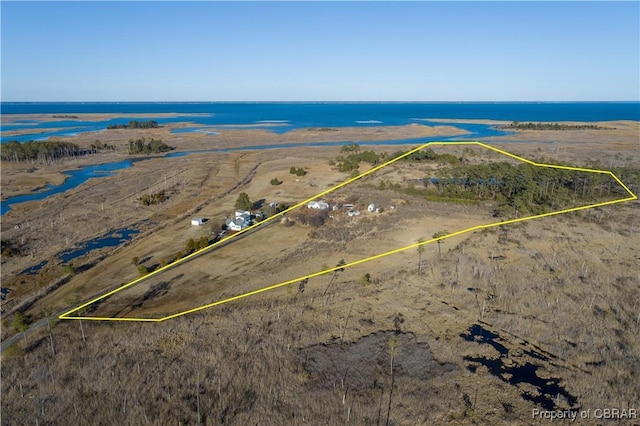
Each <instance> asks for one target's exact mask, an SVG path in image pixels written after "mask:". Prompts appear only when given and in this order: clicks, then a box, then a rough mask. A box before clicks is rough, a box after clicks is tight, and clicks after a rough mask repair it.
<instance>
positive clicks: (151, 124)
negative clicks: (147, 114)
mask: <svg viewBox="0 0 640 426" xmlns="http://www.w3.org/2000/svg"><path fill="white" fill-rule="evenodd" d="M158 127H160V126H159V125H158V122H157V121H154V120H145V121H136V120H131V121H129V123H127V124H109V125H108V126H107V129H110V130H111V129H157V128H158Z"/></svg>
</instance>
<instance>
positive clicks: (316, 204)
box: [307, 201, 329, 210]
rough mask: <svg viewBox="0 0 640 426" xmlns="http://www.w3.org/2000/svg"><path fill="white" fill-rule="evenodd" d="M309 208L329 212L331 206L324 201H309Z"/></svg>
mask: <svg viewBox="0 0 640 426" xmlns="http://www.w3.org/2000/svg"><path fill="white" fill-rule="evenodd" d="M307 208H309V209H317V210H327V209H328V208H329V204H327V203H325V202H324V201H309V202H308V203H307Z"/></svg>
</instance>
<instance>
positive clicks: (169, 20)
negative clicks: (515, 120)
mask: <svg viewBox="0 0 640 426" xmlns="http://www.w3.org/2000/svg"><path fill="white" fill-rule="evenodd" d="M0 8H1V9H0V12H1V16H2V21H1V43H2V45H1V60H2V69H1V70H2V75H1V83H2V90H1V96H2V100H3V101H268V100H274V101H304V100H317V101H347V100H361V101H372V100H380V101H527V100H531V101H571V100H573V101H588V100H594V101H598V100H635V101H637V100H639V99H640V2H637V1H629V2H404V3H399V2H233V3H232V2H10V1H2V2H1V3H0Z"/></svg>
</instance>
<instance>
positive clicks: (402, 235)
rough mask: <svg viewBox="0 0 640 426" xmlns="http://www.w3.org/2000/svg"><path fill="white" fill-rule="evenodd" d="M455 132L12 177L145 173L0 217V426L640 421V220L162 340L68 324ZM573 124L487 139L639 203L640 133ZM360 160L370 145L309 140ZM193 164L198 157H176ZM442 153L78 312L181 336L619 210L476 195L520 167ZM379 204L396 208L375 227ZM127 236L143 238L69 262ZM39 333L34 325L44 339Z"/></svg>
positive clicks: (581, 226) (486, 155)
mask: <svg viewBox="0 0 640 426" xmlns="http://www.w3.org/2000/svg"><path fill="white" fill-rule="evenodd" d="M21 118H23V119H29V118H33V117H28V116H25V117H21ZM100 118H104V117H102V116H101V117H100ZM146 118H149V119H151V120H153V119H155V118H157V117H155V116H153V115H149V116H148V117H146ZM441 121H442V120H439V123H432V122H427V121H425V122H424V123H423V124H414V125H407V126H378V127H373V126H372V127H367V128H360V127H353V128H350V127H340V128H337V127H336V128H309V129H296V130H293V131H290V132H287V133H284V134H278V133H276V132H272V131H270V130H268V129H264V128H262V129H250V128H244V129H217V130H216V134H215V135H212V134H207V133H202V132H200V133H199V132H193V133H175V132H173V130H175V129H179V128H184V127H188V126H189V124H188V123H172V124H169V125H162V126H160V127H158V128H145V129H129V128H118V129H110V130H108V131H104V132H99V133H95V134H94V133H82V134H79V135H76V136H70V137H65V138H60V140H63V141H67V142H72V143H74V144H77V145H78V146H79V147H80V148H82V149H90V148H91V146H92V144H95V143H96V140H97V139H99V140H100V141H101V143H105V144H107V145H111V146H114V147H115V149H104V150H96V152H92V153H90V154H87V155H78V156H74V157H71V158H64V159H56V160H55V161H42V162H38V161H22V162H11V161H3V162H2V197H3V199H6V198H7V197H9V196H15V195H18V194H26V193H31V192H32V191H34V190H35V191H38V190H42V189H43V188H46V186H47V185H49V184H51V185H59V184H61V183H62V182H64V181H65V175H64V174H63V172H65V171H68V170H73V169H77V168H80V167H84V166H87V165H93V164H100V163H110V162H117V161H122V160H128V159H134V160H135V161H133V162H132V163H131V166H130V167H127V168H123V169H120V170H117V171H114V172H113V175H112V176H106V177H100V178H98V179H89V180H87V181H86V182H85V183H83V184H81V185H79V186H78V187H76V188H74V189H71V190H69V191H66V192H63V193H59V194H55V195H51V196H48V197H46V199H44V200H41V201H32V202H26V203H21V204H16V205H13V206H11V211H9V212H8V213H6V214H5V215H4V216H3V218H2V241H3V256H2V287H3V296H4V300H3V303H2V319H3V327H2V339H3V341H4V342H7V341H8V340H7V339H11V338H12V336H17V337H13V339H15V340H11V341H12V342H15V343H13V344H12V345H11V346H9V345H5V346H3V349H5V350H4V351H3V358H2V364H3V365H2V367H3V368H2V379H3V380H2V395H3V396H2V412H3V416H2V423H3V424H26V423H33V422H35V421H36V419H38V421H39V422H42V423H47V424H59V423H61V422H62V421H63V420H62V419H65V420H64V422H65V423H67V422H68V421H69V419H71V420H72V422H74V423H77V424H94V423H100V424H101V423H113V422H121V423H123V424H147V423H153V424H155V423H161V424H166V423H172V422H173V423H175V422H180V423H185V424H250V423H251V424H303V423H309V424H333V423H336V422H346V423H353V424H530V423H534V421H532V418H531V413H532V410H533V409H547V410H574V411H576V410H580V409H588V408H592V409H595V408H607V407H615V408H619V409H628V408H636V409H638V408H640V407H638V406H637V401H638V400H640V386H639V385H638V383H640V376H639V374H640V373H639V372H640V358H638V354H639V353H640V342H639V340H638V338H637V336H638V330H639V329H640V281H639V276H638V274H637V272H636V271H637V270H638V268H639V267H640V263H639V260H638V259H640V239H639V238H638V236H637V235H638V229H639V227H640V219H638V217H639V216H638V205H639V204H638V202H637V201H630V202H626V203H621V204H615V205H611V206H605V207H599V208H595V209H590V210H585V211H581V212H576V213H570V214H565V215H561V216H554V217H548V218H542V219H536V220H532V221H527V222H523V223H519V224H514V225H508V226H502V227H496V228H492V229H486V230H482V231H477V232H471V233H467V234H463V235H459V236H456V237H452V238H448V239H445V240H443V241H442V243H441V244H435V243H434V244H430V245H426V246H424V251H419V250H416V249H412V250H407V251H404V252H402V253H398V254H394V255H391V256H387V257H384V258H381V259H379V260H375V261H371V262H367V263H365V264H362V265H359V266H354V267H350V268H347V269H345V270H343V271H340V270H338V271H335V272H332V273H328V274H325V275H322V276H319V277H316V278H312V279H310V280H306V281H301V282H299V283H298V282H297V283H295V284H292V285H291V286H287V287H285V288H281V289H277V290H274V291H272V292H267V293H263V294H260V295H256V296H252V297H249V298H245V299H242V300H239V301H236V302H232V303H229V304H225V305H222V306H218V307H214V308H211V309H207V310H203V311H200V312H197V313H194V314H191V315H187V316H183V317H179V318H175V319H172V320H168V321H165V322H160V323H134V322H132V323H126V322H117V323H108V322H101V321H91V320H83V321H78V320H73V321H72V320H64V321H56V320H55V317H56V314H59V313H62V312H64V311H66V310H68V309H70V308H71V307H73V306H77V305H79V304H80V303H81V302H83V301H88V300H91V299H93V298H95V297H97V296H99V295H100V294H104V293H105V292H107V291H109V290H112V289H115V288H118V287H120V286H122V285H123V284H126V283H127V282H130V281H132V280H134V279H136V278H137V277H139V276H140V275H141V274H142V273H145V272H149V271H152V270H154V269H155V268H159V267H162V266H164V265H167V264H170V263H171V262H175V260H176V259H178V258H180V257H181V256H184V255H186V254H187V253H188V252H189V250H191V249H193V248H194V247H193V245H191V246H190V244H191V243H190V241H191V240H193V241H194V242H197V241H199V240H200V239H202V238H203V237H205V240H206V241H207V244H209V243H211V242H213V241H215V240H216V238H219V237H218V236H219V235H220V233H221V231H222V230H223V228H224V226H223V225H225V223H226V221H225V219H228V218H230V217H233V216H234V214H235V211H236V210H237V207H238V206H237V203H238V199H239V196H240V194H241V193H244V194H247V195H248V197H249V198H250V199H251V200H252V201H253V202H255V205H254V206H253V207H255V208H253V209H252V211H253V212H254V213H258V212H263V213H264V214H265V215H266V216H268V215H270V214H274V213H275V212H276V211H277V208H278V207H279V206H291V205H294V204H296V203H298V202H299V201H301V200H305V199H307V198H310V197H313V196H314V195H315V194H318V193H320V192H322V191H324V190H326V189H328V188H331V187H333V186H335V185H336V184H338V183H340V182H344V181H345V180H346V179H349V178H350V177H351V176H356V173H363V172H365V171H367V170H369V169H370V168H371V167H374V166H375V165H376V164H378V163H379V162H380V161H383V159H385V158H387V159H388V158H393V155H394V153H397V152H398V151H406V150H408V149H411V148H413V147H415V146H416V145H418V144H414V143H409V142H407V143H406V144H394V145H391V144H387V145H385V144H384V143H383V142H385V141H389V140H407V139H409V140H410V139H414V138H423V137H452V136H457V137H460V138H464V136H465V134H467V131H466V130H464V129H463V128H462V126H461V127H456V123H457V121H456V120H451V122H449V123H442V122H441ZM463 122H466V123H469V122H468V121H463ZM482 124H490V125H495V126H500V125H506V124H508V122H502V121H486V120H485V121H482ZM570 124H571V125H576V128H563V129H562V130H557V129H555V130H554V129H537V128H533V129H515V130H514V132H513V133H511V134H509V135H505V136H495V137H491V138H487V139H484V140H483V142H485V143H489V144H491V145H492V146H495V147H498V148H500V149H503V150H506V151H509V152H512V153H514V154H516V155H519V156H522V157H524V158H529V159H533V160H536V161H541V162H546V163H549V164H567V165H572V166H577V167H587V168H596V169H606V170H613V171H614V172H616V173H617V174H618V176H619V177H620V178H621V179H622V180H623V181H624V182H625V184H627V185H628V187H629V188H630V189H631V190H632V191H633V192H635V193H636V194H637V193H638V192H640V176H639V173H638V167H637V165H638V162H639V161H640V150H639V149H638V135H640V123H638V122H635V121H616V122H597V123H588V125H593V124H596V125H597V126H600V127H606V128H608V130H601V129H599V128H590V127H586V126H582V127H580V126H579V125H580V123H570ZM583 124H584V123H583ZM140 137H144V138H146V140H151V139H152V138H156V139H161V140H162V141H163V142H164V143H166V144H167V145H169V146H171V147H173V148H174V149H173V150H172V151H171V153H170V155H168V156H165V154H149V155H145V156H139V155H138V156H135V155H132V154H131V153H130V152H129V151H128V150H127V144H128V141H129V140H131V139H136V138H140ZM342 141H357V142H358V145H355V144H351V145H348V144H347V143H344V144H337V145H336V146H314V145H313V143H314V142H323V143H324V142H342ZM369 142H379V144H376V145H368V143H369ZM300 144H309V145H307V146H300ZM274 145H277V147H276V148H272V149H264V148H265V147H267V146H268V147H272V146H274ZM345 146H347V147H348V146H351V148H345ZM356 146H357V148H356ZM237 147H246V148H247V149H242V150H234V148H237ZM212 148H215V149H216V151H213V150H212ZM251 148H254V149H251ZM258 148H260V149H258ZM186 151H188V152H194V151H202V152H199V153H191V154H189V155H179V154H180V153H181V152H186ZM366 151H371V152H373V153H374V154H375V156H378V158H377V159H376V161H368V160H367V159H371V157H366V156H363V157H362V159H359V160H358V167H357V168H356V170H357V172H354V170H353V167H351V166H352V164H351V161H352V160H350V159H349V158H350V157H349V156H350V155H352V154H354V153H358V154H360V153H363V152H366ZM433 152H434V156H431V157H429V158H420V159H415V158H414V159H409V160H407V161H399V162H397V163H394V165H392V166H390V167H389V168H385V169H382V170H380V171H379V172H376V173H375V174H371V175H370V176H367V177H365V178H363V179H361V180H357V181H355V182H354V183H353V184H350V185H348V186H345V187H343V188H340V189H339V190H337V191H335V192H332V193H330V194H327V195H326V196H324V197H322V199H323V200H326V201H327V203H328V204H329V205H330V206H331V207H333V206H336V209H335V210H334V209H333V208H330V209H329V210H328V211H326V212H325V213H323V214H320V213H319V212H314V211H312V209H308V208H307V207H306V206H301V207H300V208H299V209H298V210H296V211H292V212H290V213H288V214H287V215H286V216H285V218H286V220H277V221H274V222H273V224H270V225H269V226H264V227H258V228H256V230H255V232H251V233H248V234H247V235H245V236H243V237H242V238H238V239H237V241H234V240H233V239H232V240H230V243H229V244H227V245H225V246H223V247H220V248H219V249H216V250H214V251H211V252H209V253H204V254H202V255H200V256H198V257H196V258H195V259H193V260H192V261H190V262H188V263H184V264H180V265H178V266H176V267H175V268H169V269H168V270H167V271H166V273H163V274H158V275H156V276H154V277H152V278H150V279H149V280H145V281H142V282H141V283H140V284H139V285H136V286H133V287H131V288H130V289H128V290H126V291H123V292H119V293H117V294H116V295H114V296H113V297H111V298H109V299H107V300H105V301H103V302H100V303H96V304H95V305H92V306H89V307H87V309H85V310H84V311H83V315H87V316H93V317H118V318H127V317H130V318H140V317H142V318H158V317H163V316H166V315H171V314H173V313H176V312H180V311H183V310H187V309H191V308H195V307H198V306H202V305H204V304H207V303H210V302H212V301H215V300H219V299H220V298H224V297H229V296H233V295H236V294H240V293H243V292H246V291H251V290H255V289H256V288H260V287H264V286H267V285H272V284H276V283H278V282H281V281H284V280H289V279H295V278H296V277H301V276H304V275H305V274H309V273H312V272H316V271H320V270H322V269H326V268H333V267H335V266H336V265H339V264H340V263H341V262H343V261H344V262H351V261H354V260H357V259H361V258H365V257H368V256H372V255H375V254H377V253H381V252H384V251H388V250H391V249H394V248H397V247H404V246H407V245H410V244H413V243H415V242H416V241H418V240H419V239H421V238H423V239H429V238H432V237H433V236H434V235H437V234H438V233H441V232H445V231H448V232H454V231H457V230H459V229H464V228H469V227H471V226H474V225H478V224H484V223H491V222H495V221H499V220H503V219H508V218H515V217H523V216H524V215H526V214H532V213H533V214H536V213H538V212H544V211H551V210H552V209H557V208H567V207H571V206H579V205H585V204H589V203H593V202H599V201H607V200H612V199H616V198H620V197H623V196H624V193H623V191H621V189H620V188H619V186H618V185H616V183H615V182H610V181H609V180H606V179H602V180H591V176H587V175H566V176H562V177H561V178H559V177H558V178H557V177H555V176H550V175H546V176H545V177H544V179H547V180H546V181H545V180H544V179H543V178H541V177H539V176H538V175H537V173H538V172H539V171H538V170H533V171H532V170H529V171H527V173H530V175H528V176H529V177H530V180H531V182H536V183H535V185H537V186H535V187H533V186H532V187H529V188H521V189H519V190H520V191H522V192H521V193H522V194H527V196H526V197H522V198H518V197H516V196H515V193H514V194H512V193H511V192H508V193H507V192H505V193H501V190H502V189H501V188H504V185H503V184H504V182H502V181H500V182H490V181H489V180H488V179H485V178H482V179H477V181H476V182H475V183H476V185H475V186H474V185H473V183H474V182H473V181H469V180H466V181H465V182H466V183H465V184H464V185H463V184H462V183H461V181H460V180H459V179H460V178H461V176H462V173H466V172H469V171H471V170H473V171H477V170H485V169H482V167H485V168H486V167H490V165H492V164H498V163H504V166H503V167H504V170H507V169H508V170H519V171H520V172H522V170H523V169H522V168H521V169H518V167H519V164H518V162H517V161H515V160H512V159H508V158H504V157H502V156H500V155H499V154H497V153H494V152H489V151H487V150H482V149H480V148H478V147H471V148H469V147H464V146H456V145H453V146H450V147H447V146H439V147H437V148H435V147H434V149H433ZM293 169H300V170H303V171H304V173H299V174H296V173H292V171H294V170H293ZM492 173H493V172H492ZM495 173H497V171H496V172H495ZM523 173H524V172H523ZM445 176H447V177H449V178H451V181H449V182H448V184H447V185H449V186H448V187H447V185H444V184H443V182H444V177H445ZM501 176H508V174H504V175H501ZM515 176H516V177H518V176H520V175H518V174H517V173H516V175H515ZM465 177H466V178H468V175H465ZM432 178H433V179H435V180H433V179H432ZM556 178H557V180H556ZM505 179H506V178H505ZM562 179H564V181H563V180H562ZM469 182H471V183H469ZM553 182H558V187H556V186H555V185H554V184H553ZM491 185H493V188H492V187H491ZM505 185H506V184H505ZM532 185H534V184H532ZM561 187H562V188H564V189H561ZM158 194H162V195H158ZM145 195H146V198H145V197H144V196H145ZM145 199H146V200H147V201H148V202H144V200H145ZM271 203H275V204H273V205H270V204H271ZM371 204H373V205H374V206H375V209H380V210H379V211H378V212H376V211H375V209H374V211H373V212H369V211H368V207H369V206H370V205H371ZM345 206H346V207H345ZM270 208H272V209H274V210H273V211H271V210H270ZM354 210H357V211H359V212H360V213H361V214H360V215H358V216H355V215H350V214H349V211H354ZM316 213H317V214H316ZM194 217H200V218H204V219H205V220H206V221H205V222H204V224H203V225H202V226H193V225H192V224H191V219H192V218H194ZM113 230H121V231H120V232H121V233H122V232H125V231H127V230H135V231H136V233H135V234H132V236H130V238H127V240H128V241H126V242H123V243H121V244H117V245H116V246H114V247H105V248H102V249H94V250H87V251H86V254H84V255H82V256H78V257H76V258H74V259H73V260H71V261H64V260H62V257H61V256H60V254H61V253H64V252H65V251H67V250H69V249H70V248H73V247H76V248H78V247H84V246H83V244H85V245H86V243H87V242H88V241H92V240H94V239H96V238H100V237H102V236H104V235H106V234H108V233H109V232H111V231H113ZM230 233H231V231H230V230H227V231H226V232H225V234H224V235H229V234H230ZM123 241H124V240H123ZM39 265H41V266H40V267H39V268H37V269H36V270H31V271H29V270H30V268H33V267H34V266H39ZM141 267H144V270H143V269H141ZM25 271H27V272H25ZM4 289H6V291H5V290H4ZM29 324H33V325H38V326H39V327H33V328H32V329H31V330H29V332H27V329H28V325H29ZM636 421H637V420H636ZM599 423H600V421H599V420H598V419H595V418H594V419H587V420H586V421H584V422H583V423H582V424H599Z"/></svg>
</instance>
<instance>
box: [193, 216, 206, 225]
mask: <svg viewBox="0 0 640 426" xmlns="http://www.w3.org/2000/svg"><path fill="white" fill-rule="evenodd" d="M203 224H204V219H202V218H201V217H192V218H191V225H192V226H202V225H203Z"/></svg>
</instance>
